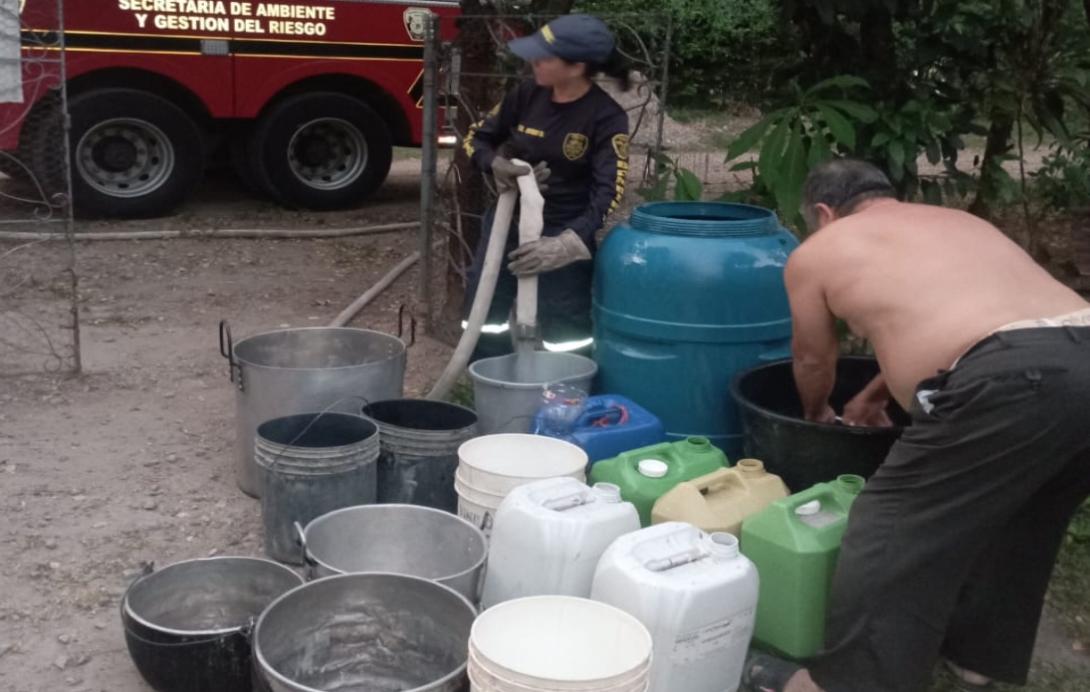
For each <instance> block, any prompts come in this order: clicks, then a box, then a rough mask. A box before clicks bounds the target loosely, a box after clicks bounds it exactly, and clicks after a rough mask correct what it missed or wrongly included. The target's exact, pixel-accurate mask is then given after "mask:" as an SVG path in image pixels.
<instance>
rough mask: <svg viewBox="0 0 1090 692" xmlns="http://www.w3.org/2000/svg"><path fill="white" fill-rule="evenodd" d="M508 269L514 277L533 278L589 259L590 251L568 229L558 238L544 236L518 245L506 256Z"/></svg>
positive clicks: (573, 232) (574, 233) (577, 235)
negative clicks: (509, 262)
mask: <svg viewBox="0 0 1090 692" xmlns="http://www.w3.org/2000/svg"><path fill="white" fill-rule="evenodd" d="M507 259H508V260H510V261H511V264H509V265H508V269H510V270H511V273H512V274H514V275H515V276H533V275H535V274H543V273H545V272H551V271H555V270H557V269H560V268H561V267H566V266H568V265H569V264H571V263H573V262H578V261H580V260H589V259H590V250H588V249H587V246H586V245H584V244H583V241H582V239H580V238H579V234H578V233H576V232H575V231H573V230H571V229H570V228H569V229H568V230H566V231H564V232H563V233H561V234H560V235H558V236H545V237H542V238H540V239H538V240H534V241H531V242H529V243H526V244H524V245H520V246H519V247H518V248H516V249H515V250H514V252H512V253H511V254H509V255H508V256H507Z"/></svg>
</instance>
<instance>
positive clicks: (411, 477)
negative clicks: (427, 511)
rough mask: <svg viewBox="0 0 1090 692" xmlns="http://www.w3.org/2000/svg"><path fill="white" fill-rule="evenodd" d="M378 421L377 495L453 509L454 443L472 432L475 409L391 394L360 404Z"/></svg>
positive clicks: (455, 508) (455, 499)
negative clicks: (379, 451)
mask: <svg viewBox="0 0 1090 692" xmlns="http://www.w3.org/2000/svg"><path fill="white" fill-rule="evenodd" d="M363 415H364V416H365V417H366V418H368V419H370V420H372V421H374V422H375V424H376V425H378V429H379V439H380V441H381V444H382V456H381V457H380V458H379V464H378V501H379V502H380V503H396V504H406V505H422V506H424V507H434V508H435V509H442V510H445V511H447V512H452V513H453V512H457V511H458V494H457V493H456V492H455V491H454V473H455V472H456V471H457V470H458V447H460V446H461V444H462V443H463V442H465V441H466V440H469V439H471V438H474V437H476V436H477V414H476V413H474V412H473V411H471V410H469V409H468V408H465V407H462V406H456V405H455V404H448V403H446V402H443V401H426V400H423V399H394V400H390V401H379V402H375V403H372V404H368V405H367V406H364V407H363Z"/></svg>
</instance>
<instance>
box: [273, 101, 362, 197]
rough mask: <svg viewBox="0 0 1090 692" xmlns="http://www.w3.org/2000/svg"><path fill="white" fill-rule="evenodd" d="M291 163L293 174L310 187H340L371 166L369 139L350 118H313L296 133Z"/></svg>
mask: <svg viewBox="0 0 1090 692" xmlns="http://www.w3.org/2000/svg"><path fill="white" fill-rule="evenodd" d="M288 164H289V165H290V166H291V172H292V174H293V175H295V177H296V178H297V179H298V180H299V181H300V182H302V183H303V184H305V185H307V186H308V187H311V188H313V189H315V190H340V189H342V188H345V187H347V186H349V185H351V184H352V183H354V182H355V181H356V180H358V179H359V177H360V175H362V174H363V171H364V169H365V168H367V140H365V139H364V137H363V133H362V132H360V130H359V128H358V127H356V126H355V125H353V124H352V123H350V122H348V121H347V120H341V119H340V118H319V119H317V120H311V121H310V122H308V123H306V124H304V125H302V126H300V127H299V129H297V130H296V131H295V134H294V135H292V137H291V141H290V142H289V143H288Z"/></svg>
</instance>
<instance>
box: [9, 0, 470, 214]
mask: <svg viewBox="0 0 1090 692" xmlns="http://www.w3.org/2000/svg"><path fill="white" fill-rule="evenodd" d="M22 2H23V7H22V17H21V22H22V27H21V28H22V31H21V33H22V52H23V85H22V90H23V99H22V103H0V150H5V151H9V152H18V154H17V155H18V158H19V159H20V160H21V161H25V162H28V163H29V165H30V168H31V170H32V172H33V173H34V174H35V175H36V176H37V177H39V178H40V179H42V180H43V181H46V182H47V183H48V182H49V180H50V178H51V177H52V178H54V179H55V178H56V177H57V176H56V170H57V168H58V167H59V166H58V164H57V162H56V160H54V162H53V163H52V165H50V163H49V162H48V161H47V160H46V159H47V158H48V157H47V156H45V155H44V154H43V153H42V152H44V151H47V150H48V149H49V148H50V146H52V147H53V149H54V151H55V150H56V142H57V141H58V140H61V138H60V137H59V133H60V130H59V126H57V125H51V126H50V125H44V124H43V123H51V122H60V120H59V119H58V118H52V119H51V118H48V117H43V114H44V111H43V109H49V108H53V109H56V108H57V106H56V103H57V99H56V98H55V96H54V97H53V98H50V97H49V94H50V92H51V91H52V90H51V87H56V86H57V81H58V79H59V75H60V74H61V72H60V69H59V67H58V69H57V70H55V71H54V73H53V77H52V78H45V79H43V78H42V71H43V67H42V63H48V61H41V63H36V62H34V59H33V57H32V56H41V55H44V54H47V53H48V52H49V51H54V52H55V54H56V55H60V53H59V52H57V51H59V44H60V41H59V39H60V34H59V30H58V27H61V26H63V45H64V55H65V59H64V68H65V72H64V74H65V79H66V86H67V92H68V112H69V116H70V136H69V149H70V154H71V172H72V185H73V195H74V203H75V208H76V211H77V213H79V214H81V215H85V216H88V215H90V216H114V217H141V216H152V215H158V214H163V213H165V212H168V211H169V210H171V209H172V208H174V207H175V206H176V205H178V204H179V203H180V202H182V201H183V200H184V199H185V198H186V196H187V195H188V194H189V193H190V192H191V191H192V189H193V187H194V186H195V185H196V183H197V182H198V181H199V180H200V177H201V175H202V173H203V171H204V169H205V166H206V164H207V162H208V160H209V158H210V157H211V155H212V153H213V152H214V151H219V150H221V147H222V148H225V149H228V150H229V151H230V153H231V159H232V161H233V163H234V166H235V168H236V169H237V171H238V173H239V174H240V176H241V177H242V178H243V180H244V181H246V183H247V184H248V185H249V186H250V187H251V188H252V189H254V190H255V191H257V192H260V193H263V194H267V195H269V196H271V197H272V198H274V199H276V200H278V201H280V202H281V203H283V204H285V205H289V206H295V207H305V208H311V209H335V208H342V207H346V206H351V205H354V204H358V203H359V202H360V201H361V200H363V199H364V198H365V197H366V196H367V195H368V194H369V193H371V192H372V191H374V190H375V189H376V188H377V187H378V186H379V185H381V184H382V182H383V180H385V178H386V175H387V173H388V172H389V168H390V161H391V156H392V147H394V146H419V145H420V143H421V129H422V118H421V115H422V111H421V106H422V97H423V45H424V43H423V42H424V38H425V36H424V32H425V27H426V20H427V17H428V14H429V13H435V14H438V15H441V16H444V17H447V16H453V15H456V14H457V13H458V2H457V0H449V1H441V0H423V1H419V2H393V1H389V0H371V1H368V0H275V1H274V0H270V1H265V0H249V1H245V2H243V1H235V0H69V1H68V2H66V3H64V17H63V22H62V21H61V20H60V18H58V16H57V15H58V11H57V5H58V3H57V0H22ZM441 26H442V30H443V32H444V33H453V32H454V31H455V28H454V22H453V21H443V22H441ZM444 38H451V36H445V37H444ZM54 62H57V63H58V65H59V62H60V61H54ZM61 141H63V140H61ZM54 159H56V157H55V156H54ZM61 160H63V159H61Z"/></svg>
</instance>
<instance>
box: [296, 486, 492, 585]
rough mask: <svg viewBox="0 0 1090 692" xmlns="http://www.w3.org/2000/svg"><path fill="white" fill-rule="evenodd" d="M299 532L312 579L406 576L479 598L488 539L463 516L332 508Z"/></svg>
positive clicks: (409, 508) (401, 508) (399, 508)
mask: <svg viewBox="0 0 1090 692" xmlns="http://www.w3.org/2000/svg"><path fill="white" fill-rule="evenodd" d="M296 530H297V531H298V533H299V541H300V543H301V544H302V553H303V561H304V562H305V563H306V565H307V576H308V577H309V578H311V579H313V578H316V577H327V576H330V575H334V574H345V573H355V572H389V573H392V574H408V575H410V576H414V577H422V578H424V579H430V580H432V581H436V582H439V583H440V584H444V585H446V586H449V587H450V588H452V589H454V590H455V591H457V592H458V593H460V594H462V595H463V596H465V597H466V598H468V599H469V600H471V601H473V602H474V603H475V602H476V601H477V600H478V596H479V592H480V587H481V583H482V581H483V579H484V564H485V560H486V559H487V558H488V542H487V541H486V540H485V537H484V534H483V533H481V531H480V529H478V528H477V527H475V526H473V525H472V524H470V523H469V522H468V521H466V520H465V519H462V518H461V517H457V516H455V515H453V514H450V513H448V512H444V511H442V510H438V509H432V508H430V507H417V506H415V505H371V506H368V507H349V508H347V509H341V510H338V511H335V512H330V513H329V514H326V515H325V516H322V517H318V518H317V519H315V520H314V521H312V522H310V524H309V525H307V527H306V528H305V529H303V528H301V527H298V528H297V529H296Z"/></svg>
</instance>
